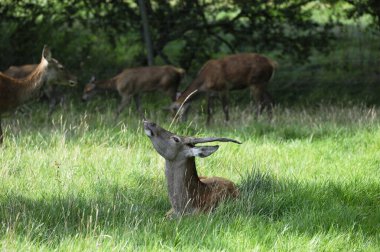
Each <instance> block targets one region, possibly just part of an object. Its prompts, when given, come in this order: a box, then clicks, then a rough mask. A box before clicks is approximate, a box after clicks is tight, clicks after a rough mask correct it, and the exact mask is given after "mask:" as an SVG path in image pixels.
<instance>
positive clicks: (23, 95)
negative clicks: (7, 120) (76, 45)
mask: <svg viewBox="0 0 380 252" xmlns="http://www.w3.org/2000/svg"><path fill="white" fill-rule="evenodd" d="M51 64H54V62H53V61H52V58H51V53H50V50H49V49H48V48H46V47H45V48H44V50H43V52H42V58H41V62H40V64H38V66H37V67H36V68H35V69H34V71H32V72H31V73H30V74H29V75H28V76H27V77H25V78H22V79H15V78H12V77H9V76H7V75H5V74H3V73H0V144H1V143H2V142H3V131H2V128H1V115H2V114H4V113H5V112H8V111H11V110H14V109H16V108H17V107H18V106H19V105H21V104H23V103H24V102H26V101H27V100H28V99H30V98H31V97H32V96H33V95H35V94H36V93H37V92H38V90H39V89H40V88H41V87H42V85H43V83H44V81H45V79H46V78H47V76H48V75H49V71H50V70H51V69H52V68H51Z"/></svg>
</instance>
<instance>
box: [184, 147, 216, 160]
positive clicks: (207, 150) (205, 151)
mask: <svg viewBox="0 0 380 252" xmlns="http://www.w3.org/2000/svg"><path fill="white" fill-rule="evenodd" d="M218 148H219V145H216V146H199V147H192V148H191V153H190V156H193V157H201V158H204V157H208V156H210V155H211V154H212V153H214V152H215V151H217V150H218Z"/></svg>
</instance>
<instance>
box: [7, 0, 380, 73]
mask: <svg viewBox="0 0 380 252" xmlns="http://www.w3.org/2000/svg"><path fill="white" fill-rule="evenodd" d="M144 1H145V4H146V6H145V7H146V11H147V17H148V21H149V26H150V27H149V28H150V32H151V36H152V44H153V53H154V56H155V58H156V62H158V64H163V63H168V64H174V65H180V66H181V67H183V68H185V69H186V70H190V71H192V72H195V71H196V70H197V69H198V67H199V66H200V65H201V64H202V63H203V62H205V61H206V60H207V59H209V58H211V57H217V56H219V55H223V54H230V53H235V52H242V51H251V52H261V53H267V52H270V53H272V54H277V55H279V56H278V57H281V56H284V55H286V56H291V57H292V58H293V59H297V60H299V61H304V60H306V59H307V58H308V56H309V55H310V53H311V52H312V51H313V50H318V51H328V50H329V47H328V45H329V42H330V41H332V39H333V38H334V35H333V33H332V28H333V27H334V25H335V23H333V22H332V21H331V22H324V23H322V22H318V21H317V20H315V19H313V17H312V14H313V13H312V12H313V7H312V6H313V4H318V3H320V2H321V1H312V0H291V1H282V0H270V1H267V0H251V1H246V0H195V1H194V0H180V1H168V0H144ZM342 1H345V2H348V3H351V4H352V8H350V9H349V10H347V13H346V14H347V16H349V17H350V16H351V17H352V16H354V15H356V16H360V15H363V14H364V13H366V14H370V15H372V16H373V17H374V18H375V19H376V22H377V24H378V25H379V27H380V23H379V3H378V1H376V0H366V1H359V0H341V1H334V0H325V1H322V2H323V4H325V6H327V7H326V8H328V6H331V7H332V6H333V5H334V4H336V3H337V2H342ZM0 17H1V22H0V32H2V38H0V51H2V54H3V55H2V57H0V70H1V69H4V68H6V67H7V66H9V65H11V64H14V65H20V64H25V63H31V62H32V61H33V62H36V61H37V60H38V59H36V57H38V55H39V53H40V51H41V48H42V46H43V44H49V45H50V46H51V47H52V48H53V52H54V55H55V56H56V57H57V58H59V59H62V61H63V62H64V63H65V64H66V65H69V66H70V67H71V68H74V69H77V70H78V69H79V70H80V71H81V72H80V74H83V72H86V71H98V72H102V71H103V70H104V69H107V68H109V69H111V70H109V71H108V73H109V72H112V71H114V70H112V69H115V68H117V69H118V70H119V69H120V68H122V67H126V66H136V65H145V64H147V62H146V56H145V54H146V53H145V49H144V43H143V40H142V22H141V15H140V10H139V5H138V1H137V0H136V1H133V0H131V1H126V0H113V1H105V0H50V1H46V2H44V1H41V2H38V1H33V0H19V1H12V0H4V1H1V2H0ZM126 50H129V51H128V52H129V54H128V56H125V57H124V58H123V57H122V56H121V54H123V53H124V52H125V51H126ZM86 66H87V68H86ZM79 70H78V71H79ZM103 72H106V71H105V70H104V71H103Z"/></svg>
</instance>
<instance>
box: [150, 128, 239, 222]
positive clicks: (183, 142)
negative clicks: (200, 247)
mask: <svg viewBox="0 0 380 252" xmlns="http://www.w3.org/2000/svg"><path fill="white" fill-rule="evenodd" d="M144 131H145V133H146V135H147V136H148V137H149V138H150V140H151V141H152V144H153V146H154V148H155V149H156V151H157V152H158V153H159V154H160V155H161V156H162V157H163V158H165V161H166V168H165V176H166V182H167V186H168V191H169V199H170V203H171V205H172V209H171V210H170V211H169V212H168V213H167V216H168V217H176V216H181V215H183V214H192V213H198V212H204V211H210V210H212V209H213V208H215V207H216V206H217V204H218V203H219V202H220V201H222V200H224V199H225V198H227V197H230V198H236V197H237V196H238V195H239V191H238V189H237V188H236V186H235V185H234V183H233V182H231V181H230V180H227V179H224V178H220V177H209V178H207V177H198V174H197V169H196V166H195V157H201V158H204V157H207V156H209V155H211V154H212V153H214V152H215V151H216V150H217V149H218V148H219V146H217V145H216V146H199V147H197V146H195V145H196V144H198V143H208V142H215V141H219V142H234V143H238V144H240V142H238V141H236V140H233V139H229V138H219V137H206V138H195V137H182V136H177V135H175V134H173V133H171V132H169V131H167V130H165V129H163V128H161V127H160V126H158V125H156V124H155V123H153V122H149V121H144Z"/></svg>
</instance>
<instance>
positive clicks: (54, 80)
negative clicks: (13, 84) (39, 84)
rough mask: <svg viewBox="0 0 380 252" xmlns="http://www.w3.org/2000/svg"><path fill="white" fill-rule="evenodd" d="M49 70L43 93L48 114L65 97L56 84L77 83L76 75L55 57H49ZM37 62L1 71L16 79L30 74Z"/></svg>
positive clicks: (67, 84) (68, 84) (73, 84)
mask: <svg viewBox="0 0 380 252" xmlns="http://www.w3.org/2000/svg"><path fill="white" fill-rule="evenodd" d="M51 62H52V64H50V67H51V70H50V71H49V74H48V76H47V77H46V81H45V82H46V84H44V85H43V86H44V88H43V95H44V96H45V97H46V98H47V99H48V101H49V113H48V115H49V116H50V115H51V114H52V112H53V110H54V109H55V107H56V106H57V105H58V104H59V103H61V104H62V103H63V101H64V99H65V95H64V93H63V92H62V91H61V90H60V89H59V87H58V85H62V86H65V85H66V86H75V85H76V84H77V78H76V76H74V75H72V74H70V72H68V71H67V70H66V69H65V68H64V66H63V65H62V64H61V63H59V61H58V60H56V59H53V58H52V59H51ZM37 67H38V64H28V65H22V66H10V67H9V68H8V69H7V70H5V71H4V72H3V73H4V74H5V75H8V76H10V77H13V78H16V79H22V78H25V77H27V76H28V75H29V74H31V73H32V72H33V71H34V70H35V69H36V68H37Z"/></svg>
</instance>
